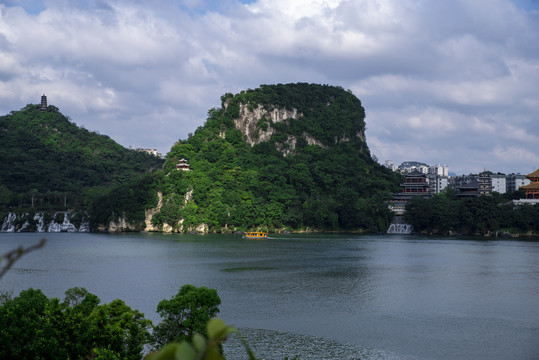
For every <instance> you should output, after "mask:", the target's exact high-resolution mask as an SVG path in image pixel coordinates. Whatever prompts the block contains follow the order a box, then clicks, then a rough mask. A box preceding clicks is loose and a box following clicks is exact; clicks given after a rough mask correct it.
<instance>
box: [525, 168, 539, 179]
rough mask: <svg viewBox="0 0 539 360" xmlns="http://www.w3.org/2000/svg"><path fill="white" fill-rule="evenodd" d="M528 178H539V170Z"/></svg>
mask: <svg viewBox="0 0 539 360" xmlns="http://www.w3.org/2000/svg"><path fill="white" fill-rule="evenodd" d="M526 177H527V178H539V169H537V170H535V171H534V172H532V173H531V174H528V175H526Z"/></svg>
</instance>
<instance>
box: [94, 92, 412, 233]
mask: <svg viewBox="0 0 539 360" xmlns="http://www.w3.org/2000/svg"><path fill="white" fill-rule="evenodd" d="M221 100H222V106H221V108H215V109H211V110H209V111H208V118H207V120H206V122H205V124H204V125H203V126H201V127H199V128H198V129H197V130H196V131H195V133H194V134H192V135H191V136H190V137H189V139H187V140H182V141H179V142H177V143H176V144H175V145H174V146H173V147H172V149H171V151H170V152H169V153H168V155H167V157H166V161H165V164H164V166H163V171H162V173H161V174H160V178H159V179H158V180H157V181H158V184H155V187H156V188H158V189H159V191H160V194H159V195H160V201H159V206H158V207H156V208H154V209H152V210H151V211H150V210H149V209H148V208H147V207H146V208H145V209H138V211H139V212H138V214H140V212H141V211H142V210H146V215H150V216H146V223H145V224H141V223H137V221H139V220H140V219H141V216H140V215H137V216H135V218H136V219H134V218H131V219H130V218H129V216H128V218H127V219H126V220H127V221H128V222H129V221H131V222H134V224H135V225H131V226H132V227H134V228H136V229H143V228H146V230H162V231H180V232H182V231H183V232H185V231H193V230H195V229H198V230H199V231H200V230H202V231H210V232H232V231H235V230H248V229H255V228H261V229H266V230H270V231H273V230H275V229H296V230H297V229H313V230H341V231H342V230H360V229H363V230H370V231H379V230H384V231H385V229H387V226H388V223H389V221H390V219H391V213H390V212H389V210H388V207H387V203H386V201H387V200H388V199H389V198H390V197H391V192H392V191H398V190H399V187H398V184H399V183H400V182H402V179H401V178H400V175H398V174H395V173H393V172H392V171H390V170H388V169H386V168H384V167H382V166H380V165H379V164H377V163H376V162H375V161H374V160H373V159H372V157H371V154H370V152H369V148H368V146H367V144H366V142H365V133H364V131H365V120H364V119H365V110H364V108H363V106H362V105H361V102H360V100H359V99H358V98H357V97H355V96H354V95H353V94H352V93H351V92H348V91H345V90H343V89H342V88H340V87H334V86H328V85H315V84H305V83H300V84H286V85H282V84H279V85H262V86H260V88H257V89H254V90H247V91H242V92H241V93H239V94H236V95H233V94H225V95H224V96H223V97H222V98H221ZM182 159H184V160H186V161H187V163H188V164H189V166H190V170H189V171H183V170H178V169H177V164H178V163H179V162H180V160H182ZM146 186H147V187H148V186H150V185H146ZM125 192H126V190H124V193H125ZM146 203H147V204H149V203H151V201H149V200H148V201H146ZM96 205H98V206H99V207H98V208H95V209H94V210H93V211H92V212H93V213H95V214H99V216H100V218H99V219H96V220H98V222H99V223H100V224H103V225H105V227H106V224H108V222H109V221H111V220H115V221H116V220H117V218H116V217H115V216H117V215H118V214H120V213H122V211H124V210H125V209H128V208H129V209H130V210H129V211H130V212H133V211H134V210H133V207H132V206H130V207H128V206H123V207H122V206H121V205H120V204H118V202H116V203H113V200H112V197H108V198H102V201H97V202H96ZM112 214H115V215H114V216H112ZM150 217H151V220H150Z"/></svg>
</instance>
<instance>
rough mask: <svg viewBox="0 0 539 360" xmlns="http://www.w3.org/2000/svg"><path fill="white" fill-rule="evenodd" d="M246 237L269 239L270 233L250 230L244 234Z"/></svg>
mask: <svg viewBox="0 0 539 360" xmlns="http://www.w3.org/2000/svg"><path fill="white" fill-rule="evenodd" d="M243 237H244V238H246V239H267V238H268V233H267V232H263V231H248V232H246V233H245V234H243Z"/></svg>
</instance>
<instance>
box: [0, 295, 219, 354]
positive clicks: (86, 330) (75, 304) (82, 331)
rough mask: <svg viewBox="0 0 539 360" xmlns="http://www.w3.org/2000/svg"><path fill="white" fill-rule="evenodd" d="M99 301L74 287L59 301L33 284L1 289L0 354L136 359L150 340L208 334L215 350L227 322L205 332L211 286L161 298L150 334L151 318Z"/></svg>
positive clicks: (213, 300)
mask: <svg viewBox="0 0 539 360" xmlns="http://www.w3.org/2000/svg"><path fill="white" fill-rule="evenodd" d="M99 303H100V300H99V298H98V297H97V296H96V295H94V294H91V293H89V292H88V291H87V290H86V289H84V288H78V287H77V288H72V289H69V290H68V291H66V293H65V298H64V300H63V301H60V300H59V299H57V298H52V299H49V298H47V297H46V296H45V295H44V294H43V293H42V292H41V290H34V289H28V290H25V291H22V292H21V293H20V294H19V296H17V297H15V298H13V299H12V298H11V297H10V296H7V295H6V293H0V359H83V358H85V359H86V358H92V359H98V360H107V359H108V360H116V359H117V360H120V359H122V360H138V359H141V358H142V356H143V350H144V346H145V345H149V344H150V342H151V343H153V344H154V346H155V349H160V348H161V347H163V346H165V345H167V344H169V343H171V342H174V341H177V342H179V341H184V340H185V341H188V342H192V341H193V337H195V336H197V337H198V338H197V341H198V340H200V338H202V337H204V336H209V337H210V338H215V339H218V340H219V342H216V343H213V345H212V343H209V344H208V345H209V346H210V347H215V349H213V350H212V351H215V350H218V349H219V346H218V345H219V344H220V342H221V341H222V340H224V339H223V338H222V333H221V330H224V329H225V328H226V326H224V325H221V323H222V322H220V321H217V322H213V324H214V326H209V328H210V333H207V332H206V324H208V323H209V321H210V320H211V319H213V318H214V317H215V314H217V313H218V312H219V307H218V306H219V304H220V303H221V300H220V298H219V296H218V295H217V291H216V290H214V289H208V288H205V287H198V288H197V287H196V286H193V285H184V286H182V288H181V289H180V291H179V292H178V294H177V295H176V296H174V297H173V298H171V299H170V300H162V301H161V302H160V303H159V305H158V307H157V311H158V312H159V313H160V315H161V316H162V317H163V321H162V322H161V323H160V324H158V325H157V326H156V327H155V328H153V335H151V334H150V330H151V329H152V322H151V321H150V320H147V319H145V318H144V314H142V313H140V312H139V311H138V310H132V309H131V308H130V307H129V306H127V305H126V304H125V303H124V302H123V301H122V300H119V299H116V300H113V301H112V302H110V303H109V304H103V305H100V304H99ZM212 328H213V329H216V330H215V331H213V330H211V329H212ZM216 331H217V333H216ZM196 334H198V335H196ZM225 335H226V334H225Z"/></svg>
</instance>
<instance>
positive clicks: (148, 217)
mask: <svg viewBox="0 0 539 360" xmlns="http://www.w3.org/2000/svg"><path fill="white" fill-rule="evenodd" d="M157 198H158V199H159V201H158V202H157V207H155V208H153V209H148V210H146V211H145V219H144V224H145V225H146V226H145V228H144V231H159V228H158V227H157V226H154V225H153V224H152V218H153V216H154V214H156V213H158V212H159V211H160V210H161V207H162V206H163V193H162V192H161V191H158V192H157Z"/></svg>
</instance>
